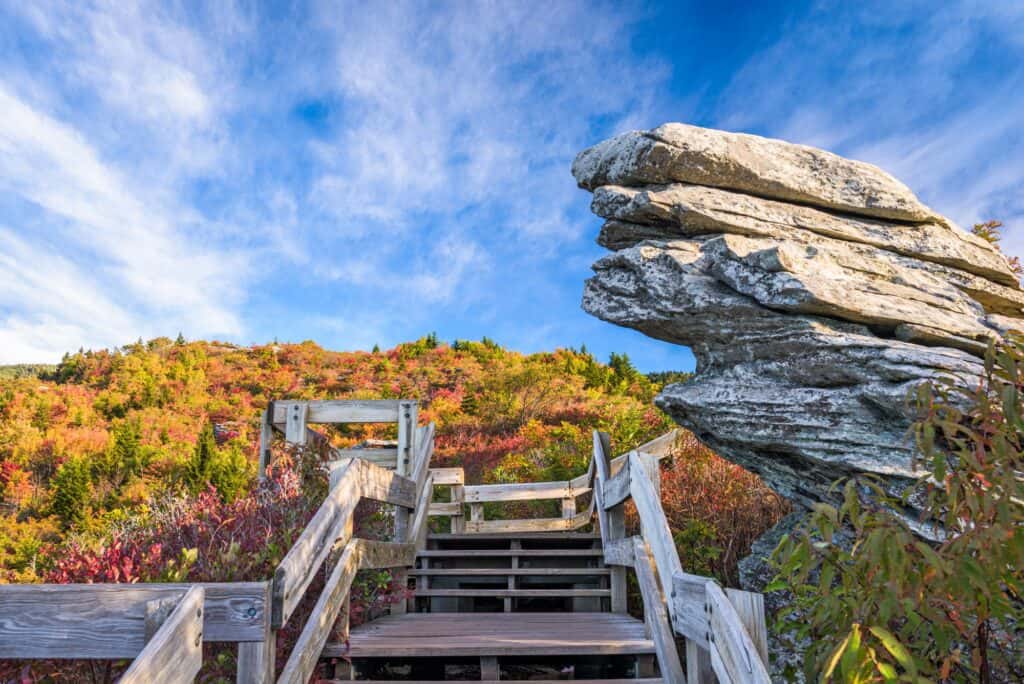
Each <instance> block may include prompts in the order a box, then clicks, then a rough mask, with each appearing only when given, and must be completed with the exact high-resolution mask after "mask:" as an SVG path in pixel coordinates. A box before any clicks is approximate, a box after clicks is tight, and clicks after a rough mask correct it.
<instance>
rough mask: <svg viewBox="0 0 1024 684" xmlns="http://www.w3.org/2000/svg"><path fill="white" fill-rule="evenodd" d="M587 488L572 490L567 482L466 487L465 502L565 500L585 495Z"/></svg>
mask: <svg viewBox="0 0 1024 684" xmlns="http://www.w3.org/2000/svg"><path fill="white" fill-rule="evenodd" d="M588 491H590V490H589V489H587V488H584V489H573V488H572V486H570V484H569V483H568V482H518V483H509V484H490V485H466V489H465V495H466V501H469V502H474V503H476V502H487V501H539V500H543V499H565V498H568V497H576V496H580V495H581V494H586V493H587V492H588Z"/></svg>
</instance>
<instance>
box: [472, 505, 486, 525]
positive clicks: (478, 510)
mask: <svg viewBox="0 0 1024 684" xmlns="http://www.w3.org/2000/svg"><path fill="white" fill-rule="evenodd" d="M469 521H470V522H471V523H480V522H483V521H484V505H483V504H479V503H475V504H469Z"/></svg>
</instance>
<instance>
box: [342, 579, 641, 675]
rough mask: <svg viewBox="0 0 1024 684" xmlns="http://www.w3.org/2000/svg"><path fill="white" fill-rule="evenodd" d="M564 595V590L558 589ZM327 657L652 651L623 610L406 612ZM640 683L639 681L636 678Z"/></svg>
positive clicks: (364, 629) (368, 628)
mask: <svg viewBox="0 0 1024 684" xmlns="http://www.w3.org/2000/svg"><path fill="white" fill-rule="evenodd" d="M555 593H556V594H558V595H561V596H564V595H565V593H564V592H555ZM348 643H349V646H348V647H346V645H345V644H344V643H329V644H327V646H326V647H325V648H324V651H323V657H325V658H338V657H350V658H457V657H465V656H497V657H502V656H560V655H569V656H580V655H646V654H652V653H654V643H653V642H652V641H651V640H650V639H648V638H647V637H646V636H645V635H644V623H643V621H642V620H637V619H636V618H632V617H630V616H628V615H623V614H619V613H406V614H404V615H389V616H386V617H382V618H380V619H377V620H372V621H370V622H367V623H365V624H362V625H359V626H358V627H354V628H353V629H352V632H351V634H350V635H349V642H348ZM631 681H636V680H631Z"/></svg>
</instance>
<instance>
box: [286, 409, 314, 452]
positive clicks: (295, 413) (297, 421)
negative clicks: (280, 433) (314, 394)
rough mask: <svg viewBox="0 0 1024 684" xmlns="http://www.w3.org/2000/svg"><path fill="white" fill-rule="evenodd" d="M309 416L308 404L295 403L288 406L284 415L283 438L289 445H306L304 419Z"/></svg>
mask: <svg viewBox="0 0 1024 684" xmlns="http://www.w3.org/2000/svg"><path fill="white" fill-rule="evenodd" d="M308 415H309V404H307V403H306V402H304V401H296V402H293V403H291V404H289V405H288V413H287V414H286V415H285V422H284V438H285V440H287V441H288V443H289V444H298V445H300V446H304V445H305V444H306V419H307V417H308Z"/></svg>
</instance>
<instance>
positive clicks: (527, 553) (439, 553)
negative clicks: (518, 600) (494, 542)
mask: <svg viewBox="0 0 1024 684" xmlns="http://www.w3.org/2000/svg"><path fill="white" fill-rule="evenodd" d="M460 536H461V535H460ZM468 553H472V554H473V557H474V558H484V557H487V558H491V557H496V558H508V557H511V556H522V557H524V558H526V557H529V558H558V557H561V556H576V557H578V556H584V557H585V556H591V557H598V556H603V555H604V553H605V552H604V551H602V550H601V549H523V550H522V551H510V550H509V549H472V550H470V551H469V552H468ZM466 554H467V551H466V550H465V549H428V550H426V551H420V554H419V555H420V556H423V557H427V558H463V557H465V556H466ZM629 565H630V566H632V565H633V561H632V560H631V561H630V562H629Z"/></svg>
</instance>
